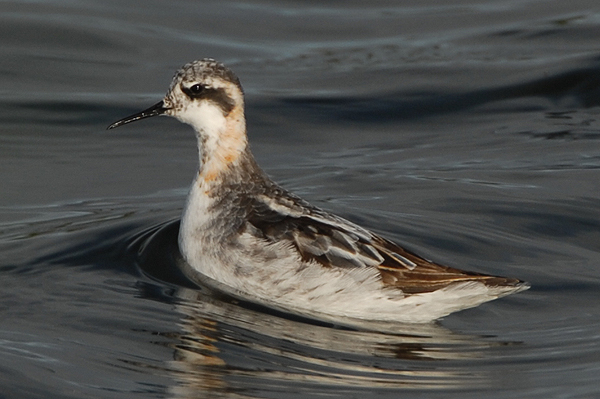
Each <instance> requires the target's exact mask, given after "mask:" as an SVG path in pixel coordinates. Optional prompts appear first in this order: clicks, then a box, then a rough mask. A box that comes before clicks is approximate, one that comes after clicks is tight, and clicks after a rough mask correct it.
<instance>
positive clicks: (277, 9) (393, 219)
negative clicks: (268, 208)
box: [0, 0, 600, 399]
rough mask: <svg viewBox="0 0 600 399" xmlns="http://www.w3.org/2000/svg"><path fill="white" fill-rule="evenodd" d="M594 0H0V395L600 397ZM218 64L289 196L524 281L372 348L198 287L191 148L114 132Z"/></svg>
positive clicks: (364, 340)
mask: <svg viewBox="0 0 600 399" xmlns="http://www.w3.org/2000/svg"><path fill="white" fill-rule="evenodd" d="M596 3H597V2H595V1H591V0H587V1H575V2H559V1H535V0H534V1H530V2H522V1H521V2H510V1H502V2H498V1H488V2H486V1H479V2H476V1H473V2H468V1H465V2H460V3H458V2H456V3H454V4H447V2H435V1H427V2H420V3H419V4H418V5H413V6H409V5H398V4H397V3H396V2H391V1H389V0H388V1H378V2H370V3H369V5H368V6H365V5H364V4H365V3H364V2H327V3H323V2H303V3H294V2H269V1H262V2H258V1H254V2H235V1H234V2H203V3H202V4H200V3H198V2H185V1H180V2H169V3H168V5H167V3H164V2H153V1H145V2H136V1H132V0H131V1H130V0H122V1H119V2H110V1H105V2H82V1H77V2H69V1H38V2H2V3H0V10H2V12H1V13H0V32H1V33H0V41H1V43H2V46H0V55H1V59H2V62H1V63H0V81H1V84H0V93H1V98H0V121H1V122H0V181H1V182H2V189H1V190H0V251H1V253H2V257H1V261H0V276H1V277H0V278H1V281H2V291H1V294H0V295H1V296H0V298H1V301H0V304H1V306H0V312H1V316H0V359H2V360H1V361H0V397H1V398H104V397H106V398H109V397H110V398H120V397H123V398H135V397H140V398H149V397H150V398H152V397H156V398H192V397H194V398H195V397H206V398H209V397H210V398H215V397H227V398H281V397H286V398H310V397H321V396H327V397H334V398H363V397H366V396H369V397H370V396H373V397H384V398H403V397H407V398H438V397H439V398H461V399H464V398H480V397H483V396H485V397H487V398H514V397H524V398H525V397H526V398H549V397H552V398H558V397H561V398H566V397H568V398H592V397H597V396H598V395H599V394H600V384H598V382H597V380H598V373H599V369H600V361H599V360H598V359H600V335H599V333H598V331H600V328H599V327H600V325H599V324H600V322H599V320H600V305H599V303H600V301H599V299H600V297H599V294H598V292H600V290H599V289H600V273H599V272H598V265H599V264H600V244H599V243H600V194H599V193H600V191H599V190H598V188H599V183H598V182H599V180H600V179H599V177H600V172H599V168H600V148H599V147H598V139H599V138H600V121H599V113H600V79H599V78H598V76H599V72H600V53H599V52H598V45H597V43H598V41H597V38H598V37H599V36H600V6H599V5H597V4H596ZM206 56H212V57H215V58H217V59H219V60H221V61H224V62H225V63H227V64H228V65H229V66H230V67H232V68H233V69H234V70H235V71H236V72H237V74H238V75H239V76H240V78H241V80H242V83H243V85H244V88H245V90H246V93H247V115H248V118H249V129H250V140H251V143H252V146H253V150H254V152H255V154H256V156H257V158H258V160H259V163H260V164H261V165H262V166H263V167H264V168H265V169H266V170H267V171H268V172H269V173H270V174H271V175H272V176H273V177H274V178H275V179H276V180H277V181H278V182H280V183H282V184H283V185H284V186H285V187H287V188H289V189H291V190H292V191H294V192H296V193H298V194H300V195H302V196H303V197H305V198H307V199H309V200H310V201H311V202H313V203H315V204H316V205H318V206H321V207H324V208H326V209H328V210H331V211H333V212H335V213H338V214H340V215H342V216H345V217H347V218H350V219H352V220H354V221H356V222H359V223H360V224H362V225H364V226H366V227H368V228H371V229H373V230H375V231H377V232H379V233H382V234H384V235H385V236H386V237H389V238H391V239H393V240H395V241H398V242H400V243H402V244H405V245H406V246H408V247H409V248H411V249H413V250H415V251H417V252H419V253H421V254H423V255H425V256H427V257H429V258H432V259H434V260H437V261H439V262H442V263H446V264H449V265H452V266H456V267H460V268H464V269H469V270H474V271H480V272H485V273H491V274H500V275H506V276H511V277H518V278H521V279H524V280H527V281H529V282H530V283H531V284H532V288H531V289H530V290H529V291H527V292H524V293H521V294H518V295H515V296H511V297H508V298H504V299H502V300H499V301H495V302H491V303H488V304H485V305H483V306H480V307H478V308H476V309H471V310H467V311H464V312H460V313H457V314H454V315H451V316H449V317H447V318H445V319H443V320H441V321H439V322H438V323H436V324H432V325H425V326H410V325H409V326H398V328H397V331H395V332H393V333H389V332H388V333H383V332H370V331H368V330H362V331H358V330H348V329H341V328H335V327H333V326H330V325H326V324H320V323H317V322H315V321H311V320H303V319H297V318H294V317H290V316H288V315H283V314H278V313H275V312H273V311H270V310H268V309H263V308H258V307H254V306H251V305H248V304H243V303H235V302H232V301H231V300H228V299H226V298H222V297H219V296H216V295H214V294H211V293H210V292H207V291H206V290H202V289H198V288H196V287H193V286H192V285H191V284H190V283H189V282H188V281H187V280H185V279H184V278H183V277H182V276H181V275H180V274H179V273H178V269H177V266H176V265H177V251H176V231H177V223H178V218H179V215H180V212H181V209H182V206H183V204H184V201H185V196H186V192H187V186H188V185H189V183H190V182H191V180H192V177H193V175H194V171H195V168H196V163H197V153H196V149H195V139H194V137H193V134H192V132H191V131H190V129H189V128H188V127H186V126H183V125H181V124H179V123H177V122H176V121H174V120H170V119H168V118H158V119H153V120H149V121H144V122H138V123H136V124H132V125H130V126H128V127H127V128H126V129H125V128H123V129H117V130H114V131H108V132H107V131H105V130H104V129H105V128H106V126H107V125H108V124H109V123H111V122H114V121H115V120H117V119H119V118H121V117H123V116H126V115H129V114H130V113H133V112H136V111H139V110H141V109H144V108H145V107H147V106H149V105H151V104H154V103H155V102H156V101H158V100H159V99H160V98H161V97H162V95H163V94H164V92H165V91H166V88H167V86H168V84H169V83H170V79H171V76H172V74H173V72H174V71H175V70H176V69H177V68H178V67H180V66H181V65H182V64H184V63H186V62H188V61H191V60H193V59H197V58H202V57H206Z"/></svg>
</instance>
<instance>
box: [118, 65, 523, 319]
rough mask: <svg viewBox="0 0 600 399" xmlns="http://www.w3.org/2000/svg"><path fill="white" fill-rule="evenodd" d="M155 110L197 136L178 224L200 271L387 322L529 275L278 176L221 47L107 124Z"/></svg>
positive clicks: (305, 305)
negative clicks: (347, 208) (465, 259)
mask: <svg viewBox="0 0 600 399" xmlns="http://www.w3.org/2000/svg"><path fill="white" fill-rule="evenodd" d="M155 115H168V116H173V117H175V118H177V119H178V120H179V121H181V122H184V123H187V124H189V125H191V126H192V127H193V128H194V130H195V131H196V136H197V138H198V147H199V152H200V170H199V172H198V176H197V178H196V180H195V182H194V184H193V185H192V188H191V191H190V194H189V197H188V200H187V205H186V207H185V211H184V213H183V217H182V222H181V230H180V233H179V247H180V249H181V253H182V254H183V256H184V258H185V260H186V261H187V263H188V265H187V266H186V268H187V269H188V270H187V273H188V275H189V276H190V278H192V279H194V280H196V281H198V280H200V281H202V282H204V283H207V284H208V285H210V286H212V287H216V288H217V289H219V290H221V291H224V292H226V293H228V294H230V295H233V296H235V297H238V298H242V299H245V300H250V301H254V302H258V303H260V304H264V305H267V306H271V307H274V308H277V309H280V310H284V311H292V312H294V313H299V314H302V315H307V316H311V317H316V318H319V319H324V320H330V321H339V320H344V319H347V318H349V319H358V320H361V321H368V320H372V321H380V322H381V321H383V322H429V321H432V320H435V319H437V318H439V317H442V316H446V315H448V314H450V313H452V312H455V311H458V310H461V309H466V308H470V307H474V306H477V305H479V304H481V303H483V302H486V301H490V300H493V299H496V298H500V297H502V296H505V295H508V294H511V293H515V292H518V291H522V290H525V289H527V288H528V287H529V285H528V284H527V283H524V282H522V281H519V280H517V279H511V278H504V277H495V276H489V275H484V274H478V273H472V272H467V271H462V270H457V269H453V268H450V267H446V266H442V265H438V264H436V263H433V262H430V261H428V260H426V259H423V258H421V257H420V256H417V255H415V254H414V253H412V252H409V251H407V250H405V249H403V248H401V247H400V246H398V245H396V244H394V243H393V242H391V241H388V240H386V239H385V238H382V237H380V236H378V235H376V234H374V233H372V232H370V231H368V230H365V229H363V228H362V227H360V226H357V225H356V224H354V223H352V222H349V221H347V220H345V219H342V218H340V217H338V216H335V215H332V214H330V213H327V212H325V211H323V210H321V209H319V208H317V207H315V206H312V205H310V204H309V203H308V202H306V201H304V200H302V199H301V198H299V197H297V196H295V195H294V194H291V193H289V192H287V191H286V190H284V189H283V188H281V187H280V186H278V185H277V184H276V183H274V182H273V181H272V180H271V179H270V178H269V177H268V176H267V175H266V174H265V173H264V172H263V171H262V170H261V169H260V167H259V166H258V165H257V164H256V161H255V160H254V157H253V156H252V153H251V152H250V148H249V145H248V140H247V136H246V119H245V117H244V92H243V90H242V86H241V84H240V81H239V80H238V78H237V77H236V75H235V74H234V73H233V72H232V71H231V70H230V69H228V68H227V67H225V66H224V65H223V64H221V63H218V62H217V61H215V60H213V59H204V60H201V61H194V62H192V63H189V64H186V65H184V66H183V67H182V68H181V69H180V70H179V71H178V72H177V73H176V74H175V76H174V78H173V82H172V83H171V86H170V88H169V91H168V93H167V95H166V96H165V97H164V99H163V100H162V101H160V102H159V103H157V104H155V105H154V106H152V107H150V108H148V109H146V110H145V111H142V112H140V113H137V114H135V115H131V116H129V117H127V118H124V119H121V120H120V121H118V122H115V123H113V124H112V125H110V126H109V129H112V128H115V127H118V126H121V125H124V124H126V123H129V122H133V121H137V120H140V119H144V118H148V117H151V116H155Z"/></svg>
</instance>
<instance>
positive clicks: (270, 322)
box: [171, 289, 498, 398]
mask: <svg viewBox="0 0 600 399" xmlns="http://www.w3.org/2000/svg"><path fill="white" fill-rule="evenodd" d="M178 296H179V299H180V301H179V304H178V305H177V310H178V311H179V312H180V313H181V314H182V319H181V325H180V327H181V329H182V331H183V332H182V334H181V335H180V336H179V338H178V341H179V342H178V343H177V344H176V345H175V356H174V359H175V360H174V361H173V363H172V367H171V369H172V370H174V371H175V373H174V374H175V379H176V380H177V381H178V385H177V387H175V388H174V389H173V390H172V393H173V397H174V398H202V397H207V398H208V397H212V398H214V397H219V396H225V397H232V395H235V397H263V396H264V395H258V396H253V395H252V394H251V392H254V391H265V390H267V391H272V390H274V391H279V390H286V389H288V390H289V389H291V390H299V389H301V388H302V387H303V386H304V387H305V388H306V389H308V390H314V391H316V392H320V391H322V390H327V389H334V388H335V390H336V392H339V389H348V390H352V389H365V390H369V391H371V390H373V389H382V390H388V389H400V388H401V389H411V388H412V389H457V388H467V387H468V388H475V387H483V386H488V379H487V378H486V375H485V373H483V372H481V373H479V374H478V373H477V372H474V371H473V369H472V368H471V367H470V368H469V371H468V373H467V371H466V368H464V367H461V364H460V361H461V360H467V359H477V358H480V357H482V356H483V351H484V350H485V349H487V348H490V347H491V346H495V345H498V344H497V343H494V342H489V341H487V340H484V339H483V338H478V337H473V336H464V335H459V334H455V333H452V332H451V331H449V330H447V329H445V328H444V327H441V326H439V325H434V324H427V325H403V326H398V325H397V326H396V331H395V332H394V333H390V332H386V333H382V332H372V331H362V330H350V329H341V328H335V327H332V326H327V325H321V324H315V323H307V322H306V321H303V320H295V319H294V318H287V317H282V316H281V315H274V314H269V313H266V312H264V311H262V309H258V310H257V309H252V308H248V307H245V306H241V305H240V304H237V303H235V302H234V301H232V300H226V299H223V298H219V297H215V296H214V295H212V294H206V293H203V292H199V291H195V290H190V289H182V290H180V292H179V295H178ZM444 361H451V362H450V363H451V364H446V363H447V362H444ZM457 361H458V362H457ZM463 366H464V365H463Z"/></svg>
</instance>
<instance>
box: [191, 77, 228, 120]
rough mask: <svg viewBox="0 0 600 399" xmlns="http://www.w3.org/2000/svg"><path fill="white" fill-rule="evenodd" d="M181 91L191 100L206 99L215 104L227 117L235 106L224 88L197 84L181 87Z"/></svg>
mask: <svg viewBox="0 0 600 399" xmlns="http://www.w3.org/2000/svg"><path fill="white" fill-rule="evenodd" d="M181 91H183V92H184V93H185V95H187V96H188V97H189V98H190V99H191V100H197V99H205V100H210V101H212V102H214V103H215V104H217V105H218V106H219V107H220V108H221V109H222V110H223V113H224V114H225V115H227V114H229V113H230V112H231V110H232V109H233V107H234V106H235V102H234V101H233V99H232V98H231V97H229V96H228V95H227V92H226V91H225V89H222V88H219V89H214V88H212V87H206V86H203V85H202V84H200V83H196V84H195V85H192V86H190V87H185V86H184V85H181Z"/></svg>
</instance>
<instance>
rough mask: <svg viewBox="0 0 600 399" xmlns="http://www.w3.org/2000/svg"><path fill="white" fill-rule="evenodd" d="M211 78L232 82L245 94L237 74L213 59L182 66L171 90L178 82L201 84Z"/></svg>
mask: <svg viewBox="0 0 600 399" xmlns="http://www.w3.org/2000/svg"><path fill="white" fill-rule="evenodd" d="M210 77H213V78H214V77H217V78H220V79H223V80H224V81H227V82H231V83H233V84H235V85H236V86H237V87H239V89H240V90H241V91H242V92H243V89H242V85H241V83H240V80H239V79H238V77H237V76H236V75H235V73H233V71H232V70H231V69H229V68H227V67H226V66H225V65H223V64H222V63H220V62H218V61H216V60H214V59H212V58H204V59H202V60H198V61H192V62H190V63H187V64H185V65H184V66H182V67H181V69H179V70H178V71H177V72H176V73H175V76H174V77H173V83H172V85H171V89H173V85H176V84H177V82H201V81H204V80H206V79H208V78H210Z"/></svg>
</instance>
